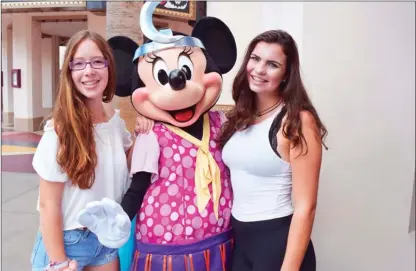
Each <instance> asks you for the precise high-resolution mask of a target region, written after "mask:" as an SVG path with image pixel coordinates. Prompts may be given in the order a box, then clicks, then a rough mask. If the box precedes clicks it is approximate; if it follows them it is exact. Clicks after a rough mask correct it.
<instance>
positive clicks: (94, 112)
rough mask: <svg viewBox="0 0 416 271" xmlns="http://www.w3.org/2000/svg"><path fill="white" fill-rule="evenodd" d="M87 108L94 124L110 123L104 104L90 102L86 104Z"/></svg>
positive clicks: (95, 101) (98, 101)
mask: <svg viewBox="0 0 416 271" xmlns="http://www.w3.org/2000/svg"><path fill="white" fill-rule="evenodd" d="M86 105H87V108H88V110H89V111H90V114H91V120H92V123H93V124H97V123H103V122H107V121H108V116H107V114H106V112H105V108H104V105H103V103H102V102H101V101H100V100H98V99H96V100H88V101H87V102H86Z"/></svg>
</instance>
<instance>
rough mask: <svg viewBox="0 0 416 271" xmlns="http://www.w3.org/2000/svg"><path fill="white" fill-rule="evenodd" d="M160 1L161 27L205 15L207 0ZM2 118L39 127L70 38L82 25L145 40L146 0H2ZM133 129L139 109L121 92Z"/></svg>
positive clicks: (180, 26) (20, 126)
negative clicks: (141, 23)
mask: <svg viewBox="0 0 416 271" xmlns="http://www.w3.org/2000/svg"><path fill="white" fill-rule="evenodd" d="M170 2H175V1H168V2H166V3H164V4H161V5H160V7H159V8H158V9H157V12H156V16H155V18H154V24H155V26H156V27H160V28H163V27H169V28H171V29H173V30H175V31H180V32H183V33H190V31H191V30H192V26H191V25H192V23H193V22H195V20H197V18H199V17H201V16H204V15H205V3H204V2H199V3H197V2H189V3H186V5H187V9H186V10H184V9H183V7H181V6H174V5H172V4H171V5H168V4H169V3H170ZM1 5H2V102H3V104H2V121H3V125H6V126H13V129H15V130H17V131H37V130H40V129H41V123H42V121H43V120H44V118H45V117H47V116H48V115H49V114H50V113H51V111H52V107H53V104H54V100H55V97H56V91H57V89H58V87H57V84H58V83H59V80H58V79H59V71H60V65H61V62H62V56H63V52H64V51H65V44H66V42H67V41H68V39H69V38H70V37H71V36H72V35H73V34H74V33H75V32H77V31H79V30H82V29H90V30H93V31H95V32H97V33H99V34H101V35H102V36H103V37H105V38H106V39H109V38H111V37H113V36H116V35H126V36H129V37H131V38H132V39H133V40H135V41H136V42H137V43H139V44H140V43H142V42H143V36H142V33H141V31H140V27H139V15H140V9H141V6H142V5H143V3H142V1H136V2H133V1H131V2H127V1H126V2H121V1H112V2H106V1H85V0H84V1H50V2H45V1H32V2H21V1H2V3H1ZM106 106H107V107H108V108H110V107H113V108H114V107H117V108H119V107H121V108H122V110H121V112H122V116H123V117H124V118H125V119H126V121H127V122H128V126H129V129H130V130H131V127H132V122H133V121H134V117H135V111H134V109H133V108H132V106H131V104H130V102H129V99H128V98H124V99H118V97H116V98H115V99H114V101H113V102H112V104H110V105H106Z"/></svg>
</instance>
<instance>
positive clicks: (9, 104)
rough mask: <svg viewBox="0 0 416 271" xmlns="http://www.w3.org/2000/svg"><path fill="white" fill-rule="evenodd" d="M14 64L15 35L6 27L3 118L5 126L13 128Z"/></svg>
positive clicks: (4, 34) (3, 46)
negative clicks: (11, 80)
mask: <svg viewBox="0 0 416 271" xmlns="http://www.w3.org/2000/svg"><path fill="white" fill-rule="evenodd" d="M12 64H13V34H12V29H11V28H8V27H7V26H6V25H5V26H4V28H3V31H2V67H1V70H2V72H3V75H2V76H3V87H2V110H3V111H2V114H3V115H2V117H3V124H4V125H7V126H13V117H14V107H13V88H12V87H11V84H10V72H11V70H12Z"/></svg>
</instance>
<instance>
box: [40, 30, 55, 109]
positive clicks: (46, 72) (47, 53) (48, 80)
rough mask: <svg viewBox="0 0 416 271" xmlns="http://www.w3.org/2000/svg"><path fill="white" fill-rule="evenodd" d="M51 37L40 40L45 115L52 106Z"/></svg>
mask: <svg viewBox="0 0 416 271" xmlns="http://www.w3.org/2000/svg"><path fill="white" fill-rule="evenodd" d="M52 63H53V59H52V37H44V38H42V107H43V109H44V112H45V113H46V114H49V113H50V112H51V111H52V106H53V89H54V85H53V76H54V71H53V69H52Z"/></svg>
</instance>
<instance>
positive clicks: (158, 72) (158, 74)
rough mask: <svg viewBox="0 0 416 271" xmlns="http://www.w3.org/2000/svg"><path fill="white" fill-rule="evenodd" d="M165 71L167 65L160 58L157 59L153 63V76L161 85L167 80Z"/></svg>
mask: <svg viewBox="0 0 416 271" xmlns="http://www.w3.org/2000/svg"><path fill="white" fill-rule="evenodd" d="M167 71H168V67H167V66H166V63H165V62H164V61H163V60H162V59H157V60H156V61H155V62H154V63H153V78H154V79H155V81H156V82H157V83H158V84H159V85H161V86H164V85H166V84H167V83H168V81H169V78H168V72H167Z"/></svg>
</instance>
